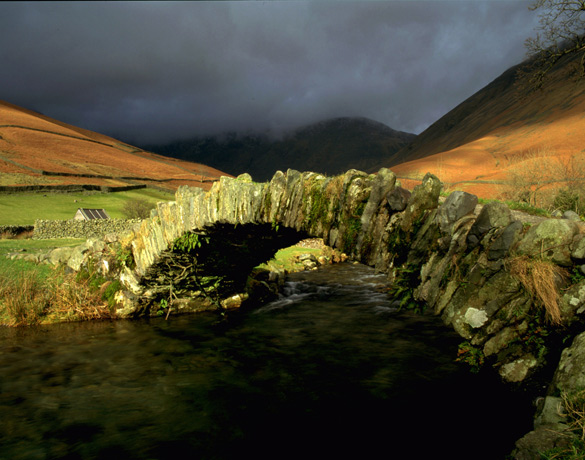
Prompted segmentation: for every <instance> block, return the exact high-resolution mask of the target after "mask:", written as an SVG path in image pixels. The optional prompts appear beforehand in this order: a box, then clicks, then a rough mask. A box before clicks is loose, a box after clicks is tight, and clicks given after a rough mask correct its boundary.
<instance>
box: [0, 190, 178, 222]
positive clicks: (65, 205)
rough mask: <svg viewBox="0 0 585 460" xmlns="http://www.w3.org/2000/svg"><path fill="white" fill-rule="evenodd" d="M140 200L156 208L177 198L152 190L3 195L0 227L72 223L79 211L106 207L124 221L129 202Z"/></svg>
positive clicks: (167, 193)
mask: <svg viewBox="0 0 585 460" xmlns="http://www.w3.org/2000/svg"><path fill="white" fill-rule="evenodd" d="M138 199H142V200H146V201H148V202H151V203H152V204H153V205H154V204H156V203H157V202H159V201H173V200H174V199H175V196H174V194H172V193H169V192H164V191H161V190H155V189H149V188H146V189H139V190H130V191H127V192H113V193H102V192H79V193H18V194H16V193H14V194H0V225H34V223H35V220H36V219H43V220H68V219H72V218H73V216H74V215H75V213H76V212H77V209H78V208H103V209H105V210H106V212H107V213H108V214H109V216H110V217H111V218H114V219H116V218H119V219H123V218H125V217H126V216H125V215H124V212H123V209H124V205H125V204H126V202H128V201H131V200H138Z"/></svg>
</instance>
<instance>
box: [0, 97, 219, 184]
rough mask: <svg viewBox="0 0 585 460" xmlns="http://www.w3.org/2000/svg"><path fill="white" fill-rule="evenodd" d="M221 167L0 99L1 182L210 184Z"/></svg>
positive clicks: (216, 176)
mask: <svg viewBox="0 0 585 460" xmlns="http://www.w3.org/2000/svg"><path fill="white" fill-rule="evenodd" d="M221 175H226V174H224V173H222V172H221V171H219V170H217V169H214V168H210V167H208V166H204V165H201V164H197V163H192V162H188V161H181V160H177V159H174V158H166V157H163V156H160V155H156V154H154V153H150V152H146V151H144V150H142V149H139V148H137V147H134V146H132V145H129V144H126V143H123V142H120V141H118V140H116V139H113V138H111V137H108V136H104V135H102V134H98V133H95V132H92V131H88V130H85V129H81V128H77V127H75V126H71V125H68V124H66V123H62V122H60V121H57V120H54V119H52V118H49V117H46V116H44V115H41V114H39V113H36V112H33V111H30V110H27V109H24V108H21V107H17V106H15V105H12V104H9V103H7V102H3V101H0V186H2V187H5V186H10V187H11V186H14V187H21V188H22V187H25V186H39V185H43V186H63V185H79V184H82V185H95V186H102V187H103V186H107V187H121V186H128V185H148V186H155V187H159V188H164V189H167V190H175V189H176V188H177V187H178V186H179V185H192V186H198V187H203V188H209V187H210V186H211V183H212V182H213V181H214V180H216V179H217V178H218V177H219V176H221Z"/></svg>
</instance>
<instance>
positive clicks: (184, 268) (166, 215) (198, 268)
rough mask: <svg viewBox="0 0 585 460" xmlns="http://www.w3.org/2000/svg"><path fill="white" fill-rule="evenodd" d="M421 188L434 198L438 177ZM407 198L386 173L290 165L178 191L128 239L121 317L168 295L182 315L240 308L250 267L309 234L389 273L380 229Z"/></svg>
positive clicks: (143, 309) (153, 306) (155, 305)
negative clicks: (260, 178) (129, 260)
mask: <svg viewBox="0 0 585 460" xmlns="http://www.w3.org/2000/svg"><path fill="white" fill-rule="evenodd" d="M429 177H430V176H429ZM425 184H427V185H426V188H423V190H424V192H425V193H424V195H425V196H426V195H428V194H429V193H430V195H432V196H433V197H434V198H431V197H430V196H428V197H427V198H426V199H425V200H426V201H425V203H426V202H428V204H430V203H431V202H435V203H436V200H437V199H438V196H439V190H440V183H439V181H438V179H436V178H429V179H428V180H427V182H425ZM427 189H428V190H427ZM409 196H410V193H409V192H407V191H406V190H403V189H397V188H396V177H395V175H394V174H393V173H392V172H391V171H390V170H387V169H382V170H380V172H379V173H378V174H377V175H369V174H366V173H364V172H361V171H356V170H350V171H348V172H347V173H346V174H344V175H341V176H336V177H325V176H323V175H320V174H317V173H313V172H305V173H301V172H298V171H294V170H288V171H287V172H286V173H283V172H280V171H279V172H277V173H276V174H275V175H274V177H273V178H272V180H271V181H270V182H268V183H256V182H253V181H252V179H251V177H250V176H249V175H248V174H243V175H241V176H239V177H237V178H235V179H234V178H229V177H222V178H221V179H220V180H219V181H218V182H216V183H215V184H214V185H213V187H212V188H211V190H209V191H208V192H205V191H203V190H202V189H200V188H190V187H181V188H179V190H178V191H177V193H176V201H174V202H164V203H159V204H158V206H157V208H156V210H155V211H153V213H152V215H151V217H150V218H149V219H146V220H145V221H143V222H142V224H141V226H140V227H139V228H137V229H135V230H134V231H133V232H132V233H131V234H130V235H128V236H127V237H126V241H125V243H124V244H125V245H126V246H129V247H131V250H132V254H133V259H134V265H133V266H132V269H129V268H127V269H126V270H125V272H124V273H122V276H121V280H122V282H123V284H125V286H126V287H127V288H128V290H126V291H125V292H121V293H120V300H122V303H123V304H124V305H125V307H124V309H122V310H121V311H120V313H122V314H123V315H128V314H140V313H148V312H150V313H152V310H153V309H156V308H158V305H159V304H160V302H161V301H163V303H164V302H166V300H165V299H166V298H167V297H168V298H171V297H174V298H175V301H176V302H175V303H176V304H177V306H176V310H183V311H193V310H199V309H207V308H213V307H214V305H215V306H217V305H222V306H224V307H229V306H232V305H238V304H239V303H240V302H241V301H242V300H243V299H245V298H246V296H247V295H248V294H247V293H246V292H245V291H246V282H247V281H248V275H249V273H250V272H251V270H252V269H253V267H255V266H257V265H259V264H260V263H262V262H266V261H268V260H269V259H270V258H271V257H272V256H273V255H274V254H275V253H276V251H277V250H278V249H281V248H283V247H287V246H290V245H292V244H295V243H297V242H298V241H300V240H301V239H304V238H309V237H314V238H322V239H323V241H324V242H325V243H326V244H327V245H329V246H331V247H333V248H335V249H337V250H339V251H342V252H344V253H346V254H347V255H348V256H350V257H352V258H353V259H355V260H358V261H360V262H363V263H366V264H369V265H372V266H376V267H377V268H379V269H381V270H386V269H387V267H388V264H389V262H390V257H389V255H388V251H387V250H386V251H385V250H382V248H383V247H385V246H387V242H386V239H385V235H386V232H385V231H384V227H385V226H386V224H387V223H388V220H389V217H390V215H391V214H392V212H395V211H403V210H404V209H405V208H406V206H407V203H408V199H409ZM388 203H392V205H390V206H389V205H388ZM171 285H172V288H171ZM171 289H172V291H173V292H172V293H171V292H169V291H170V290H171ZM181 293H182V294H183V297H182V298H181ZM177 297H179V298H181V300H179V299H178V298H177Z"/></svg>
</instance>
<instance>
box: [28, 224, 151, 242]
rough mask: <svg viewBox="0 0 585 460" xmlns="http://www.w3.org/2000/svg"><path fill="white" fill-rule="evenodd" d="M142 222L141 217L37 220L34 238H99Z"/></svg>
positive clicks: (128, 228) (122, 231)
mask: <svg viewBox="0 0 585 460" xmlns="http://www.w3.org/2000/svg"><path fill="white" fill-rule="evenodd" d="M140 222H141V220H140V219H94V220H74V219H71V220H36V221H35V225H34V232H33V238H34V239H38V240H41V239H49V238H98V237H103V236H105V235H107V234H109V233H124V232H127V231H129V230H131V229H132V228H133V227H134V226H135V225H138V224H139V223H140Z"/></svg>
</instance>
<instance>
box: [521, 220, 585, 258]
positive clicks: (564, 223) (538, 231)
mask: <svg viewBox="0 0 585 460" xmlns="http://www.w3.org/2000/svg"><path fill="white" fill-rule="evenodd" d="M578 233H579V227H578V226H577V225H576V224H575V222H573V221H570V220H566V219H546V220H543V221H542V222H540V223H538V224H536V225H534V226H532V227H530V229H529V230H528V232H527V233H526V235H524V237H523V238H522V240H521V241H520V244H519V246H518V252H519V253H520V254H526V255H528V256H531V257H540V258H542V259H544V260H550V261H552V262H554V263H556V264H558V265H562V266H571V265H572V260H571V252H572V250H571V246H572V244H573V239H574V237H575V235H577V234H578Z"/></svg>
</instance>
